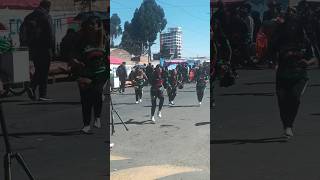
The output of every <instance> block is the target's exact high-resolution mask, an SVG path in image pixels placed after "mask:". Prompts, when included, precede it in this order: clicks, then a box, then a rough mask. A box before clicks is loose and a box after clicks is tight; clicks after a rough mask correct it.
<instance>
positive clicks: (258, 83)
mask: <svg viewBox="0 0 320 180" xmlns="http://www.w3.org/2000/svg"><path fill="white" fill-rule="evenodd" d="M244 84H245V85H248V86H252V85H265V84H275V82H253V83H244Z"/></svg>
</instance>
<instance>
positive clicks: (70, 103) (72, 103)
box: [18, 102, 81, 106]
mask: <svg viewBox="0 0 320 180" xmlns="http://www.w3.org/2000/svg"><path fill="white" fill-rule="evenodd" d="M79 104H81V103H80V102H31V103H22V104H18V105H20V106H31V105H79Z"/></svg>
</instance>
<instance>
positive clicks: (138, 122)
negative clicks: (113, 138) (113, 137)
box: [114, 119, 153, 125]
mask: <svg viewBox="0 0 320 180" xmlns="http://www.w3.org/2000/svg"><path fill="white" fill-rule="evenodd" d="M147 122H149V123H147ZM124 123H125V124H136V125H143V124H153V123H152V121H151V120H145V121H134V119H129V120H128V121H126V122H124ZM114 124H116V125H118V124H122V123H121V122H120V123H114Z"/></svg>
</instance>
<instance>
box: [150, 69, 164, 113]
mask: <svg viewBox="0 0 320 180" xmlns="http://www.w3.org/2000/svg"><path fill="white" fill-rule="evenodd" d="M150 82H151V89H150V94H151V104H152V107H151V116H154V113H155V111H156V106H157V98H158V99H159V100H160V101H159V111H161V109H162V106H163V101H164V96H163V90H164V83H166V82H165V79H164V77H163V72H162V69H161V68H160V67H156V69H155V70H154V72H153V74H152V79H151V81H150Z"/></svg>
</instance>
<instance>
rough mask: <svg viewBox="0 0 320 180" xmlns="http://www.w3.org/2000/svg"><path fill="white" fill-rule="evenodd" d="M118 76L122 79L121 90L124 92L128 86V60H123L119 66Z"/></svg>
mask: <svg viewBox="0 0 320 180" xmlns="http://www.w3.org/2000/svg"><path fill="white" fill-rule="evenodd" d="M117 76H118V77H119V80H120V89H119V92H120V93H121V92H122V93H124V91H125V88H126V80H127V77H128V75H127V69H126V62H123V63H122V64H121V65H120V66H119V67H118V68H117Z"/></svg>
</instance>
